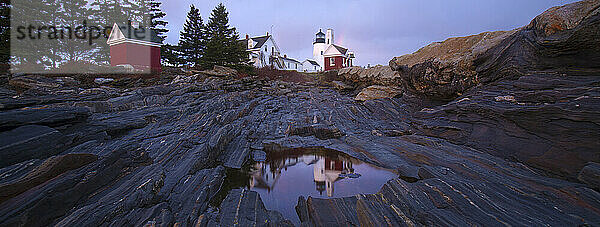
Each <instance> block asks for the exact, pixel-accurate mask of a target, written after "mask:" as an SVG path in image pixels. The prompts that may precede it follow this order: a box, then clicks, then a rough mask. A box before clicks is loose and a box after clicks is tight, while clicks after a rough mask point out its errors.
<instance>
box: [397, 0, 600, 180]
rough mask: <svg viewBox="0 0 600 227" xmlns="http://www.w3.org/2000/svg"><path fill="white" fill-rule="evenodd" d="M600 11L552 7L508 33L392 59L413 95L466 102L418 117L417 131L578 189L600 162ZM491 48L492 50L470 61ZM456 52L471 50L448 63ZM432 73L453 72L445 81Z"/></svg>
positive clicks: (579, 5)
mask: <svg viewBox="0 0 600 227" xmlns="http://www.w3.org/2000/svg"><path fill="white" fill-rule="evenodd" d="M599 7H600V2H598V1H581V2H576V3H572V4H568V5H565V6H561V7H555V8H552V9H549V10H547V11H546V12H544V13H543V14H542V15H540V16H538V17H536V18H535V19H534V20H533V21H532V22H531V23H530V24H529V25H528V26H525V27H523V28H520V29H517V30H514V31H511V32H509V33H506V32H504V33H502V32H501V33H498V34H495V35H493V34H490V35H491V36H490V38H483V37H484V36H481V35H478V36H473V37H463V38H453V39H449V40H447V41H445V42H442V43H436V44H432V45H430V46H428V47H425V48H423V49H422V50H420V51H418V52H417V53H415V54H413V55H408V56H403V57H398V58H395V59H394V60H393V61H392V62H391V63H390V64H391V65H392V67H393V68H395V69H397V70H398V71H399V72H400V74H401V75H402V77H403V81H404V82H407V83H406V85H407V86H405V87H407V90H409V91H416V92H420V93H421V94H424V95H428V94H429V96H430V97H433V98H438V99H450V100H452V99H454V98H455V97H457V96H459V95H462V96H461V97H458V98H457V99H456V100H453V101H450V102H448V103H446V104H444V105H440V106H438V107H435V108H432V109H431V110H432V111H421V112H419V113H418V114H417V115H419V118H421V119H422V121H420V122H421V123H419V124H414V125H415V126H417V127H418V128H420V129H419V130H420V133H422V134H425V135H428V136H434V137H441V138H444V139H447V140H450V141H453V142H455V143H457V144H464V145H468V146H470V147H473V148H476V149H479V150H482V151H486V152H489V153H491V154H493V155H496V156H499V157H503V158H508V159H511V160H517V161H521V162H523V163H525V164H527V165H530V166H533V167H535V168H538V169H542V170H545V171H546V172H547V173H548V174H551V175H555V176H561V177H564V178H567V179H570V180H573V181H575V180H576V179H577V177H578V173H579V172H580V170H581V169H582V168H583V167H584V166H585V165H586V163H588V162H599V156H598V152H597V150H598V149H597V147H598V146H600V142H599V140H598V137H599V136H600V133H599V132H600V126H599V125H600V124H599V121H598V120H599V119H598V117H597V116H598V115H599V114H600V105H599V103H598V101H597V100H598V98H599V97H598V93H597V91H598V89H599V88H598V84H600V78H599V77H598V72H600V66H599V65H598V62H600V45H598V41H597V40H600V32H598V31H600V10H598V9H599ZM485 40H488V41H487V43H488V44H486V45H480V46H482V47H485V48H483V49H486V50H485V51H477V52H473V50H475V48H472V47H473V46H476V45H475V44H474V43H480V42H486V41H485ZM448 41H450V42H448ZM450 43H455V44H454V45H450V46H456V50H468V51H466V52H462V53H466V54H460V53H461V52H460V51H459V52H453V51H451V50H452V48H449V47H446V49H447V51H450V52H449V53H450V54H444V52H443V50H444V48H442V47H443V46H447V45H449V44H450ZM478 45H479V44H478ZM463 47H464V48H463ZM436 48H437V50H438V51H441V52H433V51H434V50H436ZM440 48H442V49H440ZM483 49H481V50H483ZM426 51H432V52H431V53H433V54H432V55H433V56H431V57H434V56H435V55H439V56H436V57H434V58H433V60H424V61H425V62H422V63H419V62H420V61H422V60H423V59H429V57H428V56H427V55H425V54H424V53H426ZM452 53H456V55H455V56H454V55H452ZM474 53H477V54H474ZM417 56H421V57H422V58H418V57H417ZM440 58H441V59H440ZM442 60H445V61H446V62H445V63H444V62H443V61H442ZM449 62H450V63H452V64H447V63H449ZM412 64H414V65H412ZM436 64H437V65H441V66H443V67H448V68H446V69H447V72H452V73H449V74H447V77H444V76H441V77H439V75H442V74H440V73H439V72H440V71H436V70H437V69H439V67H437V66H436ZM444 64H446V65H444ZM411 65H412V66H411ZM465 65H466V66H468V67H463V66H465ZM415 70H417V71H415ZM418 70H420V72H423V73H415V72H418ZM427 72H431V73H427ZM460 72H466V73H460ZM404 79H407V80H404ZM446 79H448V80H446ZM436 80H439V83H437V82H435V81H436ZM430 82H434V83H430Z"/></svg>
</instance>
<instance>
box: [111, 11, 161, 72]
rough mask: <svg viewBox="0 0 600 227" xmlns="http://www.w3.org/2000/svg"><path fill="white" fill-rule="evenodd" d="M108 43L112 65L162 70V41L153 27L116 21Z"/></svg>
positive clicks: (145, 69)
mask: <svg viewBox="0 0 600 227" xmlns="http://www.w3.org/2000/svg"><path fill="white" fill-rule="evenodd" d="M107 44H108V45H109V46H110V64H111V65H112V66H124V67H129V68H133V69H135V70H142V71H148V70H152V71H154V72H160V71H161V64H160V46H161V42H160V39H159V38H158V36H157V35H156V33H155V32H154V31H152V30H151V29H144V28H136V27H134V26H132V25H124V24H116V23H115V24H114V26H113V28H112V31H111V33H110V36H109V38H108V41H107Z"/></svg>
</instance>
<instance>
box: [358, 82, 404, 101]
mask: <svg viewBox="0 0 600 227" xmlns="http://www.w3.org/2000/svg"><path fill="white" fill-rule="evenodd" d="M401 94H402V91H401V90H400V89H399V88H397V87H385V86H379V85H373V86H369V87H367V88H364V89H362V91H360V93H358V95H356V97H355V98H354V100H356V101H367V100H373V99H385V98H393V97H396V96H398V95H401Z"/></svg>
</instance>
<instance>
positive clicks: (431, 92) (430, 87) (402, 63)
mask: <svg viewBox="0 0 600 227" xmlns="http://www.w3.org/2000/svg"><path fill="white" fill-rule="evenodd" d="M515 32H516V30H512V31H499V32H484V33H481V34H478V35H472V36H467V37H457V38H450V39H447V40H445V41H443V42H436V43H432V44H430V45H428V46H426V47H423V48H421V49H420V50H418V51H417V52H415V53H413V54H408V55H404V56H400V57H395V58H394V59H392V60H391V61H390V66H391V68H392V69H393V70H394V71H396V72H398V74H399V77H400V78H401V81H402V85H403V87H404V88H405V89H407V90H409V91H411V92H415V93H417V94H420V95H424V96H427V97H430V98H432V99H441V100H450V99H454V98H456V97H458V96H460V95H461V94H462V93H463V92H465V91H466V90H467V89H469V88H471V87H473V86H475V85H477V84H478V83H479V82H480V80H479V78H478V77H477V72H476V68H475V63H474V61H475V60H476V59H477V58H478V57H479V56H481V55H482V54H483V53H485V52H486V51H487V50H489V49H491V48H493V47H495V46H496V45H498V44H499V43H501V42H502V41H503V40H504V39H506V38H507V37H509V36H511V35H513V34H514V33H515Z"/></svg>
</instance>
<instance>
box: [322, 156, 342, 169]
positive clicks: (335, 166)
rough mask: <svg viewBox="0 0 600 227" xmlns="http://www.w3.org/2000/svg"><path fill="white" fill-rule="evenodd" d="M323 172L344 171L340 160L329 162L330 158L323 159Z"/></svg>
mask: <svg viewBox="0 0 600 227" xmlns="http://www.w3.org/2000/svg"><path fill="white" fill-rule="evenodd" d="M325 170H337V171H342V170H344V162H343V161H340V160H331V159H330V158H325Z"/></svg>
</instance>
